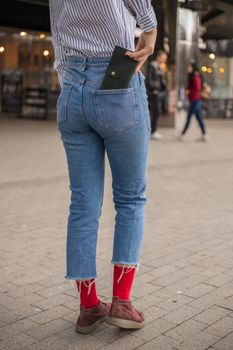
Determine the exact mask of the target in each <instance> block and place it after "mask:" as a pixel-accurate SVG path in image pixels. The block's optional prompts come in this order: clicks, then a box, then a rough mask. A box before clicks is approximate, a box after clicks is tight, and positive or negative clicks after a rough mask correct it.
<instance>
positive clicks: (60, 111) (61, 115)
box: [57, 84, 72, 124]
mask: <svg viewBox="0 0 233 350" xmlns="http://www.w3.org/2000/svg"><path fill="white" fill-rule="evenodd" d="M71 89H72V86H71V85H65V84H64V85H63V86H62V88H61V91H60V95H59V96H58V99H57V124H61V123H62V122H64V121H65V120H66V119H67V104H68V101H69V97H70V93H71Z"/></svg>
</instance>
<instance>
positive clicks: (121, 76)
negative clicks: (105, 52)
mask: <svg viewBox="0 0 233 350" xmlns="http://www.w3.org/2000/svg"><path fill="white" fill-rule="evenodd" d="M126 51H130V50H127V49H124V48H123V47H120V46H117V45H116V46H115V49H114V51H113V54H112V56H111V59H110V62H109V64H108V67H107V69H106V72H105V76H104V79H103V81H102V84H101V87H100V90H108V89H127V88H128V87H129V82H130V80H131V78H132V76H133V74H134V72H135V69H136V67H137V65H138V61H136V60H134V59H133V58H131V57H129V56H126V55H125V52H126Z"/></svg>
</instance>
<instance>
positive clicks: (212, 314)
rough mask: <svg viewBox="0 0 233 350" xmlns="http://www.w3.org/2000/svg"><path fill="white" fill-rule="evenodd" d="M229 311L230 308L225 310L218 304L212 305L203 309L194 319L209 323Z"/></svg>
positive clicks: (227, 313)
mask: <svg viewBox="0 0 233 350" xmlns="http://www.w3.org/2000/svg"><path fill="white" fill-rule="evenodd" d="M230 313H231V311H230V310H226V309H224V308H221V307H219V306H212V307H211V308H209V309H208V310H205V311H203V312H202V313H200V314H198V315H197V316H195V317H194V319H195V320H197V321H199V322H202V323H206V324H209V325H211V324H213V323H215V322H217V321H218V320H220V319H221V318H223V317H225V316H227V315H229V314H230Z"/></svg>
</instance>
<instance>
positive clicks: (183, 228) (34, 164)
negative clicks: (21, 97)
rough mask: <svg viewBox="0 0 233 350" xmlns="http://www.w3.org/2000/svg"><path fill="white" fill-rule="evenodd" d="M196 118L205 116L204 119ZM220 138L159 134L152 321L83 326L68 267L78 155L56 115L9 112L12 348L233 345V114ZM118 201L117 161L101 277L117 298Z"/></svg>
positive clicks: (152, 209)
mask: <svg viewBox="0 0 233 350" xmlns="http://www.w3.org/2000/svg"><path fill="white" fill-rule="evenodd" d="M193 124H195V122H194V121H193ZM207 125H208V128H209V134H210V136H211V141H210V142H209V143H208V144H203V143H196V142H194V139H195V137H197V136H198V131H197V129H195V127H193V128H192V131H191V133H190V135H189V136H188V140H187V142H185V143H182V142H179V141H176V138H175V136H174V135H175V131H173V130H161V132H163V133H164V134H165V136H166V138H165V140H164V141H162V142H156V141H151V147H150V159H149V167H148V178H149V186H148V191H147V197H148V204H147V207H146V227H145V241H144V246H143V254H142V259H141V266H140V269H139V271H138V273H137V277H136V280H135V284H134V287H133V291H132V299H133V300H135V306H136V307H138V308H139V309H140V310H143V311H144V313H145V316H146V323H147V324H146V326H145V327H144V328H143V329H141V330H138V331H135V332H130V331H121V330H119V329H117V328H114V327H111V326H107V325H105V324H103V325H102V326H100V328H99V329H98V330H97V331H96V332H95V333H93V334H92V335H80V334H77V333H76V332H75V331H74V324H75V322H76V319H77V315H78V309H79V300H78V293H77V291H76V289H75V287H74V285H73V284H72V283H71V282H68V281H66V280H65V279H64V274H65V236H66V221H67V214H68V206H69V196H70V193H69V188H68V178H67V168H66V159H65V154H64V151H63V146H62V144H61V141H60V138H59V134H58V131H57V129H56V125H55V122H44V121H33V120H31V121H27V120H10V119H9V120H6V119H4V120H1V119H0V159H1V172H0V222H1V231H0V240H1V244H0V350H18V349H24V350H74V349H78V350H86V349H88V350H94V349H101V350H102V349H103V350H115V349H121V350H124V349H127V350H133V349H138V350H204V349H209V350H210V349H212V350H233V213H232V211H233V136H232V135H233V122H232V121H209V122H208V123H207ZM113 224H114V209H113V205H112V194H111V176H110V172H109V168H108V167H107V173H106V189H105V199H104V205H103V214H102V218H101V223H100V230H99V244H98V279H97V288H98V291H99V295H100V296H101V298H102V299H103V300H110V298H111V281H112V274H111V273H112V266H111V264H110V260H111V249H112V237H113Z"/></svg>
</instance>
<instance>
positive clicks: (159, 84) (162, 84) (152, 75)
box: [146, 61, 166, 98]
mask: <svg viewBox="0 0 233 350" xmlns="http://www.w3.org/2000/svg"><path fill="white" fill-rule="evenodd" d="M146 85H147V91H148V96H149V97H152V96H156V95H157V97H160V98H163V97H164V96H165V93H166V81H165V79H164V72H163V71H162V69H161V68H160V67H159V64H158V63H157V62H156V61H152V62H150V63H149V66H148V74H147V81H146ZM154 90H155V91H156V95H155V94H152V92H153V91H154Z"/></svg>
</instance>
